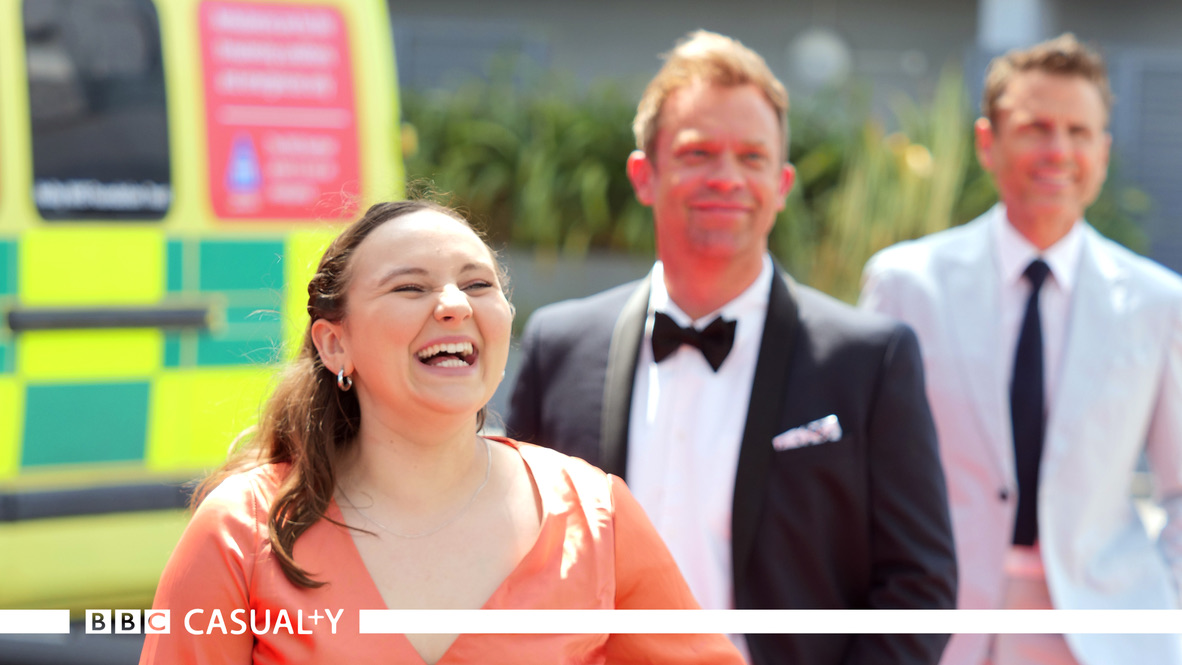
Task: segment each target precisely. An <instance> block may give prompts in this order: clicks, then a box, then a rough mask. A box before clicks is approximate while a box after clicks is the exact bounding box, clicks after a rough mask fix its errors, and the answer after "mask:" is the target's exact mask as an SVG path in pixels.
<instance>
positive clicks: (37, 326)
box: [7, 306, 210, 332]
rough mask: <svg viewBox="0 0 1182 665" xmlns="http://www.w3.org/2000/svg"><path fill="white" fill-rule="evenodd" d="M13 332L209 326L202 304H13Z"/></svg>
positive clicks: (10, 316) (10, 319) (207, 310)
mask: <svg viewBox="0 0 1182 665" xmlns="http://www.w3.org/2000/svg"><path fill="white" fill-rule="evenodd" d="M7 319H8V327H9V328H10V329H12V331H13V332H28V331H33V330H83V329H94V328H193V329H198V330H208V329H209V319H210V308H209V307H208V306H206V307H192V306H189V307H17V308H13V309H11V310H9V311H8V316H7Z"/></svg>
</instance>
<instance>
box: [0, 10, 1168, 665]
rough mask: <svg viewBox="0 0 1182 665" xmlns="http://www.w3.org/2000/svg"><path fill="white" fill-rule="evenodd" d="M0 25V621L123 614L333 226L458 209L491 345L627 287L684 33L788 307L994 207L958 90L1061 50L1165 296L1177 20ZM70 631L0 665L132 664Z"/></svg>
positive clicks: (1134, 14) (2, 652) (149, 15)
mask: <svg viewBox="0 0 1182 665" xmlns="http://www.w3.org/2000/svg"><path fill="white" fill-rule="evenodd" d="M0 11H2V12H3V15H2V16H0V81H3V83H0V86H3V87H2V88H0V311H3V312H4V314H5V321H4V323H6V325H0V570H3V571H5V572H3V573H0V607H16V608H67V609H70V610H71V611H72V613H73V616H74V617H75V618H80V615H81V611H82V610H83V609H85V608H101V607H105V608H119V607H146V606H147V605H148V604H149V603H150V601H151V592H152V590H153V588H154V583H155V580H156V579H157V578H158V576H159V572H160V569H161V568H162V566H163V564H164V560H165V559H166V558H167V555H168V552H169V551H170V550H171V547H172V545H173V544H174V543H175V542H176V538H177V537H178V535H179V533H180V529H182V528H183V526H184V522H185V519H186V515H187V513H186V512H185V510H184V509H183V504H184V501H185V498H186V496H187V487H188V486H187V485H186V482H187V481H188V480H189V479H191V478H192V477H194V476H195V475H198V474H200V473H201V472H202V471H203V470H206V469H209V468H210V467H211V466H213V465H215V464H216V463H217V460H218V459H220V458H221V456H222V455H224V452H225V450H226V447H227V446H228V445H229V443H230V441H231V440H232V439H233V438H234V436H235V435H236V434H237V433H238V432H240V431H241V430H242V429H243V428H245V427H247V426H249V425H250V423H251V422H252V420H253V418H254V417H255V416H256V414H257V410H258V405H259V402H260V400H261V399H263V397H264V396H265V395H266V394H267V391H268V389H269V386H270V385H271V377H272V376H273V372H274V370H275V368H276V367H278V366H279V363H281V361H282V359H283V357H284V353H285V352H286V351H285V350H284V349H285V348H286V349H290V348H291V347H292V345H293V344H294V343H295V342H296V341H298V339H299V335H300V330H301V328H302V326H303V324H304V320H303V319H302V318H301V317H302V316H303V310H302V300H301V298H302V297H304V295H306V294H304V295H301V290H302V285H303V284H306V281H307V276H308V275H309V269H310V266H311V265H313V264H314V262H315V260H316V258H317V257H318V253H319V251H320V248H321V247H322V246H323V243H324V241H325V240H326V239H327V238H329V237H331V235H332V234H333V233H334V232H335V229H339V225H340V224H341V223H342V222H344V221H347V220H348V219H349V218H350V217H351V216H353V215H355V213H356V210H357V206H358V202H360V204H361V205H364V204H367V203H370V202H373V201H376V200H382V199H387V198H391V197H395V196H401V195H402V194H403V186H402V183H403V182H407V181H409V182H410V183H411V185H410V189H411V190H412V191H425V192H430V193H431V194H432V195H433V196H435V197H439V198H443V199H444V200H446V201H448V202H450V203H451V204H453V205H456V206H459V207H460V208H462V209H463V210H465V211H466V212H467V213H468V214H469V215H470V216H471V217H472V218H473V219H474V220H475V221H476V222H477V223H478V224H479V225H481V226H482V227H484V228H485V229H486V230H487V232H488V234H489V237H490V240H491V241H492V243H493V244H494V246H496V247H497V248H498V249H499V250H500V251H501V252H502V255H503V257H504V260H505V262H506V264H507V266H508V268H509V271H510V274H511V279H512V283H511V286H512V289H513V300H514V303H515V304H516V306H517V313H518V318H517V322H516V325H517V327H518V330H519V329H520V326H521V325H522V324H523V323H524V322H525V320H526V319H527V318H528V316H529V314H530V313H531V312H532V311H533V310H534V309H536V308H537V307H539V306H541V305H543V304H546V303H548V302H553V301H555V300H559V299H562V298H569V297H577V296H582V295H587V294H590V293H593V292H596V291H599V290H602V289H603V288H606V287H608V286H612V285H615V284H619V283H621V282H624V281H628V280H631V279H635V278H638V277H640V276H642V275H643V274H644V273H645V272H646V271H647V270H648V268H649V267H650V265H651V262H652V258H653V255H652V249H653V233H652V223H651V217H650V215H649V213H648V211H647V210H646V209H644V208H643V207H641V206H640V205H639V204H637V203H636V201H635V199H634V198H633V196H632V191H631V187H630V185H629V183H628V181H627V178H626V176H625V172H624V162H625V159H626V157H627V155H628V153H629V152H630V151H631V150H632V149H633V148H634V144H633V138H632V133H631V121H632V116H633V114H634V112H635V105H636V102H637V101H638V99H639V96H640V93H641V91H642V89H643V86H644V84H645V83H646V82H647V81H648V80H649V79H650V78H651V77H652V76H653V74H655V73H656V71H657V69H658V68H659V66H660V63H661V61H660V59H659V57H658V55H659V54H660V53H663V52H665V51H667V50H669V49H670V48H671V47H672V45H673V44H674V42H675V41H676V40H677V39H678V38H680V37H681V36H683V35H685V34H686V33H687V32H689V31H691V30H694V29H697V28H706V29H709V30H714V31H718V32H722V33H724V34H727V35H729V36H732V37H735V38H737V39H739V40H741V41H742V42H744V43H745V44H746V45H748V46H750V47H751V48H753V49H755V50H756V51H758V52H759V53H760V54H762V55H763V56H764V57H765V58H766V60H767V61H768V63H769V64H770V65H771V67H772V69H773V70H774V71H775V72H776V73H777V75H778V76H779V77H780V78H781V79H782V80H783V81H785V83H786V84H787V85H788V88H789V96H790V99H791V113H790V126H791V154H790V158H791V161H792V162H793V163H794V164H795V165H796V167H797V170H798V181H797V185H796V187H795V189H794V190H793V191H792V193H791V195H790V196H789V199H788V205H787V206H786V209H785V211H784V213H783V214H782V217H781V219H780V220H779V221H778V223H777V226H776V229H775V231H774V232H773V235H772V251H773V252H774V254H775V255H776V256H777V258H778V259H779V260H780V261H781V262H782V263H783V264H784V265H785V267H787V268H788V270H789V271H790V272H791V273H792V274H793V275H794V276H795V277H796V278H797V279H798V280H800V281H802V282H806V283H809V284H811V285H813V286H816V287H817V288H820V289H822V290H824V291H826V292H829V293H831V294H833V295H835V296H837V297H839V298H843V299H845V300H848V301H853V300H854V299H855V298H856V295H857V291H858V279H859V276H860V273H861V268H862V265H863V263H864V262H865V260H866V259H867V258H868V257H869V256H870V255H871V254H873V253H874V252H875V251H877V250H878V249H880V248H882V247H885V246H887V245H890V244H892V243H895V242H898V241H900V240H903V239H907V238H914V237H919V236H922V235H926V234H928V233H931V232H933V231H936V230H939V229H942V228H946V227H948V226H950V225H955V224H960V223H963V222H965V221H968V220H970V219H972V218H973V217H975V216H977V215H978V214H980V213H981V212H983V211H984V210H985V209H987V208H988V207H989V206H990V205H992V204H993V202H994V201H995V193H994V191H993V188H992V185H991V183H990V182H989V180H988V179H987V177H985V175H984V174H983V172H982V171H981V169H980V167H979V166H978V164H977V162H976V159H975V155H974V152H973V144H972V131H971V124H972V120H973V119H974V118H975V117H976V115H977V109H978V99H979V97H980V88H981V81H982V78H983V73H984V69H985V66H986V64H987V63H988V61H989V60H990V58H992V57H993V56H995V55H997V54H999V53H1001V52H1004V51H1005V50H1007V49H1009V48H1012V47H1018V46H1025V45H1028V44H1031V43H1034V42H1036V41H1039V40H1042V39H1045V38H1049V37H1053V36H1055V35H1058V34H1060V33H1062V32H1066V31H1071V32H1074V33H1075V34H1076V35H1077V36H1078V37H1079V38H1080V39H1081V40H1083V41H1085V42H1088V43H1090V44H1092V45H1093V46H1096V47H1098V48H1099V49H1100V50H1101V51H1102V52H1103V53H1104V54H1105V56H1106V58H1107V60H1108V63H1109V67H1110V75H1111V77H1112V84H1113V89H1114V92H1115V94H1116V97H1117V104H1116V107H1115V108H1114V111H1113V116H1112V121H1111V131H1112V133H1113V137H1114V143H1113V161H1112V165H1111V168H1110V173H1109V180H1108V183H1107V184H1106V187H1105V189H1104V191H1103V193H1102V195H1101V197H1100V199H1099V200H1098V201H1097V203H1096V204H1095V205H1094V206H1093V207H1092V209H1090V210H1089V212H1088V219H1089V221H1090V222H1091V223H1092V224H1093V225H1095V226H1096V227H1097V228H1098V229H1099V230H1100V231H1101V232H1103V233H1105V234H1107V235H1109V236H1110V237H1112V238H1114V239H1115V240H1117V241H1118V242H1121V243H1123V244H1125V245H1127V246H1129V247H1130V248H1132V249H1134V250H1136V251H1138V252H1141V253H1144V254H1147V255H1149V256H1150V257H1152V258H1154V259H1156V260H1157V261H1159V262H1161V263H1163V264H1165V265H1166V266H1169V267H1171V268H1173V269H1174V270H1179V269H1182V225H1180V224H1179V220H1182V188H1180V187H1178V186H1177V185H1176V182H1175V181H1176V179H1177V178H1178V175H1177V174H1179V173H1182V118H1180V113H1182V43H1180V42H1179V40H1178V35H1179V34H1182V4H1179V3H1178V2H1175V1H1171V0H1130V1H1129V2H1126V3H1124V4H1122V5H1120V6H1116V5H1114V4H1112V3H1107V2H1100V1H1099V0H1073V1H1071V2H1068V1H1066V0H978V1H977V2H939V1H936V0H892V1H891V2H879V1H875V0H826V1H820V0H815V1H811V2H810V1H800V2H796V1H787V2H773V1H771V0H729V1H728V2H719V1H718V0H678V1H677V2H671V1H667V0H651V1H650V2H647V3H642V4H638V3H634V2H623V1H620V0H597V1H596V2H589V1H582V0H567V1H565V2H553V1H549V2H547V1H543V0H498V1H496V2H489V1H487V0H484V1H482V0H432V2H394V3H389V4H386V3H383V2H382V0H291V1H288V2H273V1H264V0H257V1H255V2H238V1H237V0H226V1H224V2H219V1H214V0H170V1H168V2H165V1H164V0H156V1H153V0H0ZM293 17H298V18H299V21H296V20H294V19H293ZM293 26H297V27H298V26H302V27H299V29H298V30H297V27H293ZM285 30H287V31H293V30H294V31H296V32H289V33H284V31H285ZM299 30H304V32H302V33H299ZM297 33H299V34H297ZM301 40H302V41H301ZM293 44H295V46H292V45H293ZM297 47H298V48H297ZM284 49H286V50H284ZM260 54H261V55H260ZM285 58H286V60H285ZM251 68H253V69H251ZM243 72H247V73H248V74H250V76H245V75H243ZM301 77H302V78H301ZM252 86H254V87H253V88H252ZM309 109H311V111H312V112H309ZM325 164H329V165H330V167H326V166H325ZM327 195H331V196H327ZM515 364H516V355H515V354H514V355H513V356H512V357H511V359H510V368H509V371H508V373H507V377H506V381H505V383H504V384H503V385H502V389H501V390H500V391H499V392H498V394H497V396H496V397H495V398H494V402H493V405H492V406H493V409H494V411H502V412H503V410H504V405H505V402H506V399H507V396H506V393H507V389H508V388H509V387H511V386H512V382H513V378H514V376H515ZM1141 491H1142V492H1145V491H1147V488H1144V487H1142V488H1141ZM1149 519H1150V526H1151V527H1152V526H1153V524H1152V522H1153V519H1155V518H1153V517H1152V515H1151V516H1150V518H1149ZM81 632H82V631H81V629H80V628H79V627H77V626H76V627H75V630H74V631H73V633H72V634H71V635H69V636H39V637H33V636H3V635H0V663H25V664H26V665H28V664H30V663H67V662H81V663H121V662H127V663H130V662H135V660H136V654H137V653H138V644H139V638H138V637H136V636H113V637H111V638H107V639H101V638H98V637H95V636H87V635H80V634H79V633H81Z"/></svg>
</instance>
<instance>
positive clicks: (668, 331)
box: [653, 312, 737, 372]
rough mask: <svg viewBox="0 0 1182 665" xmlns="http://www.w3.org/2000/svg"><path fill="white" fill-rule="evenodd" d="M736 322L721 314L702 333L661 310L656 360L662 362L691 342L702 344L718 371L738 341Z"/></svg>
mask: <svg viewBox="0 0 1182 665" xmlns="http://www.w3.org/2000/svg"><path fill="white" fill-rule="evenodd" d="M736 325H737V322H735V321H727V320H725V319H723V318H722V317H721V316H720V317H718V318H716V319H714V320H713V321H711V322H710V325H708V326H706V327H705V328H703V329H702V330H701V332H699V331H697V330H694V327H693V326H690V327H688V328H682V327H681V326H679V325H677V322H676V321H674V320H673V319H671V318H669V315H668V314H662V313H661V312H657V313H656V320H655V321H654V322H653V359H654V360H656V361H657V362H661V361H662V360H664V359H665V358H668V357H669V356H670V355H671V354H672V353H673V352H674V351H676V350H677V349H678V348H679V347H680V346H681V345H682V344H689V345H690V346H696V347H698V349H699V350H700V351H701V352H702V355H703V356H705V357H706V362H708V363H710V366H711V367H713V368H714V371H715V372H717V371H718V368H719V367H722V361H724V360H726V355H727V354H728V353H730V352H731V347H732V346H733V345H734V343H735V326H736Z"/></svg>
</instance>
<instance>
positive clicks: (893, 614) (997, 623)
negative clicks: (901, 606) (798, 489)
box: [359, 610, 1182, 635]
mask: <svg viewBox="0 0 1182 665" xmlns="http://www.w3.org/2000/svg"><path fill="white" fill-rule="evenodd" d="M360 613H361V614H360V621H359V626H360V632H361V633H363V634H365V633H421V634H447V633H486V634H513V633H520V634H562V633H565V634H588V633H592V634H599V633H631V634H646V633H666V634H694V633H768V634H784V633H814V634H817V633H823V634H874V635H882V634H916V635H920V634H951V633H961V634H974V633H975V634H1003V633H1009V634H1061V633H1077V634H1078V633H1111V634H1116V633H1126V634H1170V633H1182V610H360Z"/></svg>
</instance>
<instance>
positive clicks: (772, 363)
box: [731, 266, 800, 590]
mask: <svg viewBox="0 0 1182 665" xmlns="http://www.w3.org/2000/svg"><path fill="white" fill-rule="evenodd" d="M799 321H800V319H799V316H798V311H797V307H796V300H795V298H794V297H793V294H792V290H791V286H790V281H789V278H788V277H787V276H786V275H784V274H783V272H782V271H781V270H780V269H779V266H777V267H776V271H775V276H774V278H773V279H772V290H771V294H770V295H769V297H768V306H767V321H766V322H765V323H764V326H763V338H762V340H761V341H760V344H759V358H758V360H757V365H756V368H755V378H754V379H753V380H752V387H751V402H750V405H749V406H748V408H747V423H746V425H745V426H744V428H743V442H742V444H741V447H740V449H739V464H738V469H737V471H736V472H735V499H734V505H733V508H732V514H731V556H732V565H731V568H732V570H733V574H734V579H733V583H734V588H735V589H736V590H737V589H740V588H742V585H741V580H742V579H743V578H744V576H745V573H746V569H747V560H748V558H749V557H750V555H751V547H752V545H753V543H754V540H755V530H756V527H757V526H758V524H759V511H760V508H761V506H762V505H763V499H764V494H765V492H766V489H767V483H768V470H769V469H770V468H771V463H772V437H774V436H775V435H776V433H777V431H776V430H777V427H778V426H779V425H780V416H781V414H782V411H783V408H784V404H785V402H786V393H787V390H788V368H789V363H790V362H791V360H792V353H793V349H794V346H795V342H796V331H797V328H798V326H799Z"/></svg>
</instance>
